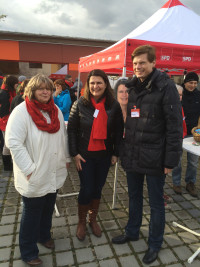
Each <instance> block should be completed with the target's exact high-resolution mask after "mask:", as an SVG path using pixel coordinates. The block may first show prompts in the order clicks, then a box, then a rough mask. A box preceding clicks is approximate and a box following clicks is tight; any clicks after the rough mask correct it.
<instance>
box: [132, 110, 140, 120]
mask: <svg viewBox="0 0 200 267" xmlns="http://www.w3.org/2000/svg"><path fill="white" fill-rule="evenodd" d="M139 117H140V109H139V108H137V109H131V118H139Z"/></svg>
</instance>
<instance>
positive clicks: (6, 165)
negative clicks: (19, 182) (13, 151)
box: [2, 155, 13, 171]
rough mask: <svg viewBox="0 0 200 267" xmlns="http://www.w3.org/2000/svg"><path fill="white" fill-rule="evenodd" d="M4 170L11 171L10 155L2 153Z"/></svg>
mask: <svg viewBox="0 0 200 267" xmlns="http://www.w3.org/2000/svg"><path fill="white" fill-rule="evenodd" d="M2 159H3V166H4V171H13V164H12V159H11V155H2Z"/></svg>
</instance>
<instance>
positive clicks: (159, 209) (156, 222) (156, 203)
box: [125, 172, 165, 251]
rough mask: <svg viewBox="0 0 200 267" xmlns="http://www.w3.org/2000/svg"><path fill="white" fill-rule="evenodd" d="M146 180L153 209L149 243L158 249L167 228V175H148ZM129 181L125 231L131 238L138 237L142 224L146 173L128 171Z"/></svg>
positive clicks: (151, 246)
mask: <svg viewBox="0 0 200 267" xmlns="http://www.w3.org/2000/svg"><path fill="white" fill-rule="evenodd" d="M146 181H147V188H148V194H149V205H150V209H151V215H150V223H149V239H148V245H149V247H150V248H152V249H154V250H156V251H158V250H159V249H160V248H161V245H162V242H163V235H164V228H165V207H164V198H163V187H164V183H165V175H162V176H151V175H146ZM127 182H128V194H129V220H128V223H127V226H126V228H125V231H126V234H127V236H129V237H130V238H138V237H139V231H140V227H141V224H142V210H143V183H144V174H141V173H137V172H127Z"/></svg>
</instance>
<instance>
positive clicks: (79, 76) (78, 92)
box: [77, 61, 81, 100]
mask: <svg viewBox="0 0 200 267" xmlns="http://www.w3.org/2000/svg"><path fill="white" fill-rule="evenodd" d="M79 65H80V61H79V62H78V88H77V100H78V99H79V94H80V79H81V73H80V71H79Z"/></svg>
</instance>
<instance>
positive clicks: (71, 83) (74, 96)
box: [65, 74, 77, 105]
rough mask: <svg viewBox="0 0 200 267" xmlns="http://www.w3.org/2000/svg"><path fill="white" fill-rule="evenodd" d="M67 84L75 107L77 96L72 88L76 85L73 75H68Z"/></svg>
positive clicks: (66, 77)
mask: <svg viewBox="0 0 200 267" xmlns="http://www.w3.org/2000/svg"><path fill="white" fill-rule="evenodd" d="M65 84H66V87H67V89H68V90H69V93H70V97H71V101H72V105H73V103H74V101H76V99H77V97H76V95H75V90H74V89H72V86H73V85H74V83H73V82H72V76H71V75H69V74H67V75H66V76H65Z"/></svg>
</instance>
